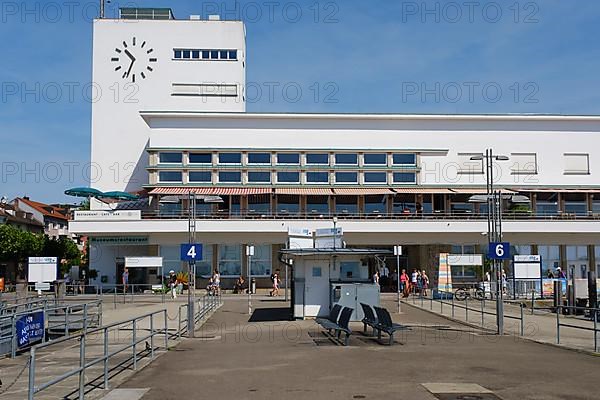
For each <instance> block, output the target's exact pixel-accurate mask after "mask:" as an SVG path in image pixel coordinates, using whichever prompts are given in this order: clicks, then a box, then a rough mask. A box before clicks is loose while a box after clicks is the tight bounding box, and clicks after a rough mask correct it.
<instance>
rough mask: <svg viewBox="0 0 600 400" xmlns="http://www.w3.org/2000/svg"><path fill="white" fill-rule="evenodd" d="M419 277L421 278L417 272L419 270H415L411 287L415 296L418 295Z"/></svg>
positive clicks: (411, 279) (411, 278)
mask: <svg viewBox="0 0 600 400" xmlns="http://www.w3.org/2000/svg"><path fill="white" fill-rule="evenodd" d="M418 276H419V273H418V272H417V269H416V268H413V272H412V274H411V277H410V285H411V289H412V292H413V294H414V293H417V283H418V282H417V281H418Z"/></svg>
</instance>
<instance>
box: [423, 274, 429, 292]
mask: <svg viewBox="0 0 600 400" xmlns="http://www.w3.org/2000/svg"><path fill="white" fill-rule="evenodd" d="M421 282H422V287H423V296H425V297H427V289H428V288H429V276H427V272H425V270H423V271H421Z"/></svg>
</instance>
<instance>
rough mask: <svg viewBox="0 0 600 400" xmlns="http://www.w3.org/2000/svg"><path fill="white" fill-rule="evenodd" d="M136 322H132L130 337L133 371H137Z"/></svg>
mask: <svg viewBox="0 0 600 400" xmlns="http://www.w3.org/2000/svg"><path fill="white" fill-rule="evenodd" d="M136 327H137V320H135V319H134V320H133V335H132V336H131V347H132V348H133V370H134V371H135V370H137V351H136V343H135V342H136V339H137V338H136V334H135V330H136Z"/></svg>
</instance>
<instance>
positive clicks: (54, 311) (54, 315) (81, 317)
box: [0, 300, 102, 358]
mask: <svg viewBox="0 0 600 400" xmlns="http://www.w3.org/2000/svg"><path fill="white" fill-rule="evenodd" d="M34 312H42V313H43V317H44V318H43V319H44V324H45V326H44V332H43V336H42V342H45V341H46V339H47V334H53V333H54V334H55V335H61V336H62V335H64V336H69V335H70V334H71V331H75V330H81V329H85V328H86V327H89V326H100V325H102V301H101V300H95V301H91V302H88V303H81V304H70V305H66V304H65V305H58V306H52V305H50V306H48V305H47V304H46V303H44V305H43V306H41V307H38V308H32V309H27V310H23V311H20V312H15V313H13V314H12V315H7V316H3V317H0V354H9V353H10V355H11V357H12V358H14V357H15V356H16V355H17V352H18V351H22V350H25V349H28V348H30V347H31V346H30V345H28V346H19V345H18V341H17V336H18V335H17V321H18V320H19V319H20V318H22V317H24V316H26V315H28V314H30V313H34Z"/></svg>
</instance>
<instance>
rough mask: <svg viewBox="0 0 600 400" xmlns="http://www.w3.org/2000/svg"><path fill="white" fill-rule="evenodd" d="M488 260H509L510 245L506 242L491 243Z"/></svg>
mask: <svg viewBox="0 0 600 400" xmlns="http://www.w3.org/2000/svg"><path fill="white" fill-rule="evenodd" d="M488 258H491V259H492V260H508V259H510V243H508V242H492V243H490V247H489V248H488Z"/></svg>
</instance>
